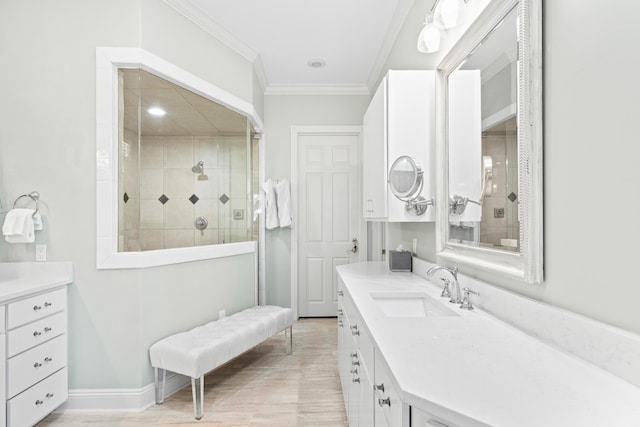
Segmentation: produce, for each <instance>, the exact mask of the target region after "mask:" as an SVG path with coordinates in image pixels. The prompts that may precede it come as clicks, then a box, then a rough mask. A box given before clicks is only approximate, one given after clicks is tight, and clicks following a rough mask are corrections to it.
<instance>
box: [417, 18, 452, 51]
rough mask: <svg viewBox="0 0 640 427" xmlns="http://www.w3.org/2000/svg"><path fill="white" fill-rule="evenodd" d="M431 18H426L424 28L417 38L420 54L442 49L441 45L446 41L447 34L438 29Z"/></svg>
mask: <svg viewBox="0 0 640 427" xmlns="http://www.w3.org/2000/svg"><path fill="white" fill-rule="evenodd" d="M430 18H431V17H430V16H427V20H426V22H427V25H425V26H424V28H423V29H422V31H421V32H420V35H419V36H418V46H417V48H418V51H420V52H422V53H432V52H437V51H439V50H440V49H441V48H442V43H443V42H444V41H445V40H446V38H447V34H446V33H445V32H444V30H443V29H442V28H438V27H437V26H436V25H435V24H434V23H433V22H431V19H430Z"/></svg>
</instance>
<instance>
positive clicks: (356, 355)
mask: <svg viewBox="0 0 640 427" xmlns="http://www.w3.org/2000/svg"><path fill="white" fill-rule="evenodd" d="M349 356H351V357H358V353H351V354H349Z"/></svg>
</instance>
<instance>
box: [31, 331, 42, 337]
mask: <svg viewBox="0 0 640 427" xmlns="http://www.w3.org/2000/svg"><path fill="white" fill-rule="evenodd" d="M40 335H42V332H38V331H35V332H34V333H33V336H34V337H39V336H40Z"/></svg>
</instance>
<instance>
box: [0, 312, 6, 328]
mask: <svg viewBox="0 0 640 427" xmlns="http://www.w3.org/2000/svg"><path fill="white" fill-rule="evenodd" d="M4 313H5V306H4V305H0V334H1V333H3V332H4V331H5V330H6V328H5V325H4Z"/></svg>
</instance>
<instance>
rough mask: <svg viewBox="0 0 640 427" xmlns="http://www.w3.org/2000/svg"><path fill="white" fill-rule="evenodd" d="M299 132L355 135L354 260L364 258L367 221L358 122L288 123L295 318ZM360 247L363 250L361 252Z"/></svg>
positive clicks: (294, 313)
mask: <svg viewBox="0 0 640 427" xmlns="http://www.w3.org/2000/svg"><path fill="white" fill-rule="evenodd" d="M302 135H351V136H354V135H355V136H357V137H358V175H359V177H360V179H359V181H360V184H359V186H358V201H357V203H358V208H357V209H356V212H355V214H356V215H358V243H359V244H358V248H359V250H358V261H360V262H361V261H366V260H367V251H366V248H367V224H366V222H365V220H364V217H363V216H362V215H361V213H362V126H291V210H292V214H293V218H294V223H293V227H292V228H291V309H292V310H293V315H294V318H295V319H297V318H298V224H297V221H296V219H297V218H298V200H299V197H298V137H300V136H302ZM363 248H364V252H363Z"/></svg>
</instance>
